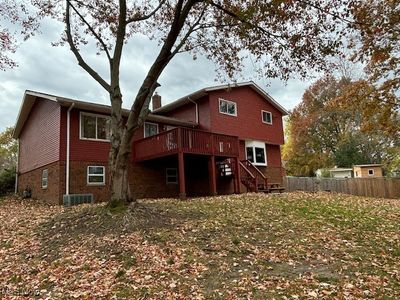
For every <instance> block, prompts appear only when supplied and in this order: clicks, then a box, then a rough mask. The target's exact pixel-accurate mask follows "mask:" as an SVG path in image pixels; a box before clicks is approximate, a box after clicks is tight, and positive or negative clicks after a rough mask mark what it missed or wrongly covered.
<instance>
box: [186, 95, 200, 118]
mask: <svg viewBox="0 0 400 300" xmlns="http://www.w3.org/2000/svg"><path fill="white" fill-rule="evenodd" d="M187 99H188V100H189V101H190V102H192V103H194V105H196V123H197V124H199V105H198V104H197V102H196V101H194V100H192V99H191V98H190V96H188V97H187Z"/></svg>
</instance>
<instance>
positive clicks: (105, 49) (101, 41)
mask: <svg viewBox="0 0 400 300" xmlns="http://www.w3.org/2000/svg"><path fill="white" fill-rule="evenodd" d="M67 1H68V2H69V5H70V6H71V7H72V9H73V10H74V11H75V13H76V14H77V15H78V16H79V18H80V19H81V20H82V22H83V23H85V24H86V26H87V27H88V28H89V30H90V32H91V33H92V34H93V35H94V37H95V38H96V39H97V40H98V41H99V43H100V44H101V46H102V47H103V49H104V52H105V53H106V55H107V58H108V61H109V62H111V55H110V52H109V51H108V48H107V45H106V44H105V43H104V41H103V39H102V38H101V37H100V35H98V34H97V33H96V31H95V30H94V29H93V27H92V26H91V25H90V24H89V22H87V21H86V19H85V17H84V16H82V14H81V13H80V12H79V11H78V9H77V8H76V7H75V6H74V5H73V4H72V3H71V1H70V0H67Z"/></svg>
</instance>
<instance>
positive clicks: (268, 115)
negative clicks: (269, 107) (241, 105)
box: [261, 110, 272, 125]
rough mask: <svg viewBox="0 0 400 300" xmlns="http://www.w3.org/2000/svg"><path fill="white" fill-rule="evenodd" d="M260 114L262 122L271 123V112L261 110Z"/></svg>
mask: <svg viewBox="0 0 400 300" xmlns="http://www.w3.org/2000/svg"><path fill="white" fill-rule="evenodd" d="M261 116H262V122H263V123H265V124H269V125H272V113H271V112H269V111H265V110H262V111H261Z"/></svg>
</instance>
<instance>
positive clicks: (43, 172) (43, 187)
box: [41, 169, 49, 189]
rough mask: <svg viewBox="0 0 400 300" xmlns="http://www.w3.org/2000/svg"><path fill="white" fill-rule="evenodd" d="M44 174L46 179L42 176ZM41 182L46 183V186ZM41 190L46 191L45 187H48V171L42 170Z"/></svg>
mask: <svg viewBox="0 0 400 300" xmlns="http://www.w3.org/2000/svg"><path fill="white" fill-rule="evenodd" d="M45 173H46V177H45V176H44V174H45ZM43 181H46V184H43ZM41 186H42V189H47V187H48V186H49V170H48V169H44V170H43V171H42V183H41Z"/></svg>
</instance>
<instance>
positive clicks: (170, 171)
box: [165, 168, 178, 184]
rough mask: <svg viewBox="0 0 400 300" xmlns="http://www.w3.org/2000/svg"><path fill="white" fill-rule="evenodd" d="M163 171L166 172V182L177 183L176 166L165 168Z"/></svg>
mask: <svg viewBox="0 0 400 300" xmlns="http://www.w3.org/2000/svg"><path fill="white" fill-rule="evenodd" d="M165 173H166V180H167V184H177V183H178V169H177V168H167V169H166V172H165Z"/></svg>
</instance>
